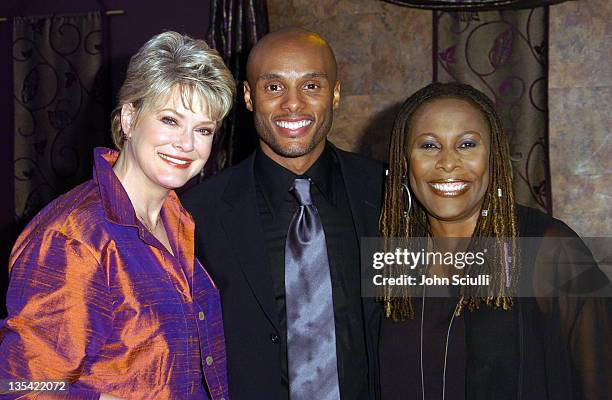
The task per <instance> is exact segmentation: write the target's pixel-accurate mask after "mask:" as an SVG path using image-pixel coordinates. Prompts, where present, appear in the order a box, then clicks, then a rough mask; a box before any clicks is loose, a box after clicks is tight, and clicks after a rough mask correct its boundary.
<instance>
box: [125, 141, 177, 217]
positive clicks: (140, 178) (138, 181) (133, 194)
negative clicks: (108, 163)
mask: <svg viewBox="0 0 612 400" xmlns="http://www.w3.org/2000/svg"><path fill="white" fill-rule="evenodd" d="M130 164H133V163H130V162H129V161H128V157H126V154H125V153H124V152H123V151H122V152H121V153H120V154H119V158H118V159H117V162H115V165H114V166H113V171H114V172H115V175H117V178H118V179H119V181H120V182H121V184H122V185H123V188H124V189H125V191H126V193H127V195H128V197H129V198H130V201H131V203H132V206H133V207H134V211H135V212H136V216H137V217H138V218H139V219H140V220H141V221H142V222H143V223H144V224H145V226H147V227H149V228H153V227H155V226H157V224H158V220H159V214H160V212H161V208H162V206H163V204H164V201H165V200H166V197H167V196H168V193H169V190H167V189H165V188H161V187H159V186H156V185H154V184H153V183H152V182H151V181H150V180H149V179H148V177H146V176H145V175H144V173H143V172H142V170H141V169H140V168H138V167H137V166H135V165H130Z"/></svg>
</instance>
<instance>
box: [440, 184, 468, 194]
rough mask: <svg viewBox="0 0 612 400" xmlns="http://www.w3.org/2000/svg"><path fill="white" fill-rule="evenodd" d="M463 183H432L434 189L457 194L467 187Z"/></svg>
mask: <svg viewBox="0 0 612 400" xmlns="http://www.w3.org/2000/svg"><path fill="white" fill-rule="evenodd" d="M467 185H468V184H467V183H465V182H448V183H432V184H431V186H433V188H434V189H436V190H440V191H442V192H457V191H460V190H463V189H465V188H466V187H467Z"/></svg>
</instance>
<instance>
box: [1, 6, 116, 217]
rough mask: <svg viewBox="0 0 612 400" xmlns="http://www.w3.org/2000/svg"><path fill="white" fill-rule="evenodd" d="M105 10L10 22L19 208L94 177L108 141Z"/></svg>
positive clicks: (24, 213) (28, 211)
mask: <svg viewBox="0 0 612 400" xmlns="http://www.w3.org/2000/svg"><path fill="white" fill-rule="evenodd" d="M103 32H104V30H103V22H102V16H101V15H100V13H98V12H96V13H87V14H74V15H54V16H48V17H16V18H15V19H14V24H13V78H14V86H13V87H14V105H15V123H14V126H15V145H14V146H15V147H14V169H15V214H16V217H17V219H18V222H19V223H21V224H23V223H26V222H28V221H29V220H30V219H31V218H32V217H33V216H34V215H35V214H36V213H37V212H38V211H39V210H40V209H41V208H42V207H43V206H45V205H46V204H47V203H48V202H49V201H51V200H53V199H54V198H56V197H57V196H59V195H60V194H62V193H64V192H66V191H67V190H70V189H72V188H73V187H74V186H76V185H77V184H79V183H81V182H83V181H85V180H87V179H90V178H91V171H92V152H93V148H94V147H95V146H99V145H108V143H109V138H110V133H109V132H110V130H109V124H108V119H109V118H108V115H109V109H108V106H107V105H108V96H109V92H108V88H109V87H110V85H109V84H108V83H109V82H108V79H107V74H106V73H105V71H106V65H105V62H106V60H105V56H104V44H103V43H104V40H103V36H104V33H103Z"/></svg>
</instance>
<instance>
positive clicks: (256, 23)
mask: <svg viewBox="0 0 612 400" xmlns="http://www.w3.org/2000/svg"><path fill="white" fill-rule="evenodd" d="M210 4H211V13H210V15H211V23H210V30H209V32H208V36H207V40H208V44H209V45H210V46H211V47H212V48H214V49H216V50H217V51H218V52H219V53H220V54H221V56H222V57H223V60H225V63H226V64H227V66H228V68H229V69H230V71H231V72H232V75H233V76H234V79H236V83H237V86H238V90H237V96H236V104H235V105H234V107H233V108H232V111H231V112H230V114H229V116H228V117H227V118H226V119H225V121H224V123H223V127H222V132H221V140H220V141H219V142H218V143H217V145H216V147H215V149H216V151H213V152H212V153H211V157H210V158H211V159H210V160H209V161H208V162H207V163H206V167H205V170H204V173H203V175H204V176H207V175H211V174H214V173H216V172H218V171H220V170H221V169H223V168H225V167H229V166H231V165H234V164H236V163H238V162H240V161H242V160H243V159H244V158H246V156H247V155H249V154H250V153H251V151H253V149H255V146H256V145H257V134H256V132H255V128H254V125H253V116H252V115H251V113H250V112H248V111H247V110H246V108H245V107H244V105H243V90H242V82H243V81H244V80H245V79H246V62H247V58H248V55H249V51H250V50H251V48H252V47H253V45H254V44H255V43H257V40H259V39H260V38H261V37H262V36H264V35H265V34H266V33H268V8H267V3H266V0H211V2H210Z"/></svg>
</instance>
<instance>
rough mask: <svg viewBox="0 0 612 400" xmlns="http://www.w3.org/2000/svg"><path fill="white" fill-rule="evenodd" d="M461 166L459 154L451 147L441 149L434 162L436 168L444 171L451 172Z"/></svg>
mask: <svg viewBox="0 0 612 400" xmlns="http://www.w3.org/2000/svg"><path fill="white" fill-rule="evenodd" d="M460 166H461V156H460V155H459V154H458V153H457V151H456V150H455V149H453V148H446V149H442V151H441V152H440V157H439V158H438V161H437V162H436V168H439V169H441V170H443V171H444V172H452V171H453V170H455V169H456V168H459V167H460Z"/></svg>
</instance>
